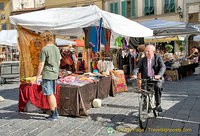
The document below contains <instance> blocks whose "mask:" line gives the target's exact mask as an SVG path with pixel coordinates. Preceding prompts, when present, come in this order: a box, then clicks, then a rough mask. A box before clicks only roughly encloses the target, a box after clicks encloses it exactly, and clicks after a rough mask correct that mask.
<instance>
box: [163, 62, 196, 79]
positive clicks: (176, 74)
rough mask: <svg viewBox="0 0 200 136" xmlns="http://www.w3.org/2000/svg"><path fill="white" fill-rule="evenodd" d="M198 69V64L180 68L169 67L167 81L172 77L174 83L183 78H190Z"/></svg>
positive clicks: (166, 73)
mask: <svg viewBox="0 0 200 136" xmlns="http://www.w3.org/2000/svg"><path fill="white" fill-rule="evenodd" d="M196 67H198V63H193V64H188V65H184V66H180V67H167V69H166V72H165V79H167V78H168V76H170V77H171V78H172V80H173V81H176V80H179V79H182V78H183V77H186V76H190V75H191V74H192V73H193V72H194V71H195V68H196Z"/></svg>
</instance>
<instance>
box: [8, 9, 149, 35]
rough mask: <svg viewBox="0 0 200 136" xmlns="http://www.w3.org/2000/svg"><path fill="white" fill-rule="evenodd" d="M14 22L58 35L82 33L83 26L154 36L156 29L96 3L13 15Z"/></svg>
mask: <svg viewBox="0 0 200 136" xmlns="http://www.w3.org/2000/svg"><path fill="white" fill-rule="evenodd" d="M9 18H10V23H11V24H14V25H20V26H23V27H25V28H27V29H30V30H33V31H36V32H42V31H44V30H51V31H52V32H53V33H54V34H56V35H65V36H80V35H82V33H83V30H82V28H85V27H89V26H99V23H100V19H101V18H102V27H104V28H107V29H110V30H111V31H112V33H113V34H117V35H121V36H127V37H146V36H153V30H151V29H149V28H147V27H145V26H143V25H141V24H139V23H137V22H134V21H132V20H130V19H127V18H125V17H123V16H121V15H117V14H113V13H110V12H107V11H104V10H101V9H100V8H98V7H97V6H96V5H90V6H85V7H74V8H52V9H47V10H40V11H35V12H31V13H25V14H20V15H14V16H10V17H9Z"/></svg>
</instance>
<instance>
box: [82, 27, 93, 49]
mask: <svg viewBox="0 0 200 136" xmlns="http://www.w3.org/2000/svg"><path fill="white" fill-rule="evenodd" d="M83 31H84V33H85V49H89V48H92V46H91V44H90V43H89V42H90V33H91V27H86V28H83Z"/></svg>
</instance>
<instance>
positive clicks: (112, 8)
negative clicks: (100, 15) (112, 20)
mask: <svg viewBox="0 0 200 136" xmlns="http://www.w3.org/2000/svg"><path fill="white" fill-rule="evenodd" d="M110 12H111V13H114V4H113V3H110Z"/></svg>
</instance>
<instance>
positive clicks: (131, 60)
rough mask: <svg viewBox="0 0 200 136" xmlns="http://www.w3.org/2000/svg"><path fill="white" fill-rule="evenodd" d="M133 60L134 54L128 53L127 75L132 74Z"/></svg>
mask: <svg viewBox="0 0 200 136" xmlns="http://www.w3.org/2000/svg"><path fill="white" fill-rule="evenodd" d="M134 58H135V54H134V52H130V53H129V74H132V72H133V69H134V68H135V67H134Z"/></svg>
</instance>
